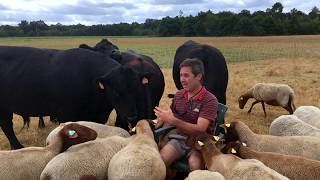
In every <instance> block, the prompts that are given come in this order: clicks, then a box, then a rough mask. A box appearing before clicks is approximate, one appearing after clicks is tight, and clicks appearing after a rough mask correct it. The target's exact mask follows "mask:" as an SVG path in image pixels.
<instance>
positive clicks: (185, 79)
mask: <svg viewBox="0 0 320 180" xmlns="http://www.w3.org/2000/svg"><path fill="white" fill-rule="evenodd" d="M200 80H201V74H198V75H197V76H194V74H192V69H191V67H189V66H184V67H182V68H181V69H180V82H181V85H182V87H183V89H186V90H187V91H193V90H195V89H196V88H197V87H198V86H200V85H201V82H200Z"/></svg>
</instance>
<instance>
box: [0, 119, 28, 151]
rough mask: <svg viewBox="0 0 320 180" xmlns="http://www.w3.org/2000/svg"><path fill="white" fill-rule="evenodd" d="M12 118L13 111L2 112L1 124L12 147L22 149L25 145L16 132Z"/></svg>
mask: <svg viewBox="0 0 320 180" xmlns="http://www.w3.org/2000/svg"><path fill="white" fill-rule="evenodd" d="M12 118H13V116H12V113H0V126H1V129H2V131H3V132H4V134H5V135H6V136H7V138H8V140H9V142H10V145H11V149H20V148H23V146H22V145H21V144H20V142H19V140H18V139H17V137H16V135H15V134H14V131H13V123H12Z"/></svg>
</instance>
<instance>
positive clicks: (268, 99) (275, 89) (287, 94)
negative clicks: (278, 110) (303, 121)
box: [238, 83, 296, 117]
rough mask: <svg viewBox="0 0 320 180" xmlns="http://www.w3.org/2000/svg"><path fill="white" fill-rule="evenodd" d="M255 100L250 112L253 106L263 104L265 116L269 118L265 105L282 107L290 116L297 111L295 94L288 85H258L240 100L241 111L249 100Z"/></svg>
mask: <svg viewBox="0 0 320 180" xmlns="http://www.w3.org/2000/svg"><path fill="white" fill-rule="evenodd" d="M250 98H254V99H256V101H254V102H253V103H252V105H251V107H250V109H249V111H248V113H250V112H251V110H252V108H253V106H254V105H255V104H257V103H259V102H261V104H262V108H263V112H264V116H265V117H266V116H267V113H266V109H265V106H264V103H266V104H269V105H272V106H281V107H283V108H284V109H286V110H287V111H288V112H289V113H290V114H292V113H293V111H294V110H295V109H296V107H295V104H294V92H293V90H292V88H291V87H289V86H288V85H286V84H274V83H257V84H256V85H254V86H253V87H252V88H250V89H249V90H247V92H246V93H244V94H243V95H241V96H240V97H239V99H238V102H239V107H240V109H243V108H244V106H245V105H246V103H247V101H248V99H250Z"/></svg>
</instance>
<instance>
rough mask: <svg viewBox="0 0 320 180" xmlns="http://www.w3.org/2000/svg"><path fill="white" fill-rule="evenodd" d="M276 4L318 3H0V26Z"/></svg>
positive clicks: (302, 5)
mask: <svg viewBox="0 0 320 180" xmlns="http://www.w3.org/2000/svg"><path fill="white" fill-rule="evenodd" d="M277 1H279V2H280V3H282V5H283V6H284V11H285V12H288V11H290V10H291V9H293V8H296V9H298V10H301V11H303V12H305V13H308V12H310V10H311V9H312V8H313V7H314V6H317V7H320V1H319V0H309V1H299V0H282V1H281V0H224V1H220V0H139V1H138V0H67V1H66V0H55V1H47V0H1V2H0V24H13V25H14V24H15V25H16V24H18V23H19V22H20V21H21V20H27V21H37V20H40V19H41V20H43V21H45V22H46V23H48V24H56V23H57V22H60V23H62V24H78V23H81V24H86V25H92V24H111V23H119V22H128V23H131V22H134V21H135V22H139V23H141V22H144V21H145V19H147V18H153V19H160V18H162V17H165V16H176V15H178V14H179V11H180V10H182V11H183V12H184V15H186V16H187V15H190V14H191V15H196V14H198V12H200V11H208V10H211V11H213V12H215V13H216V12H219V11H233V12H240V11H241V10H243V9H247V10H250V11H251V12H253V11H257V10H262V11H265V10H266V9H267V8H270V7H271V6H272V5H273V4H274V3H275V2H277Z"/></svg>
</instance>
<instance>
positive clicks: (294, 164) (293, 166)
mask: <svg viewBox="0 0 320 180" xmlns="http://www.w3.org/2000/svg"><path fill="white" fill-rule="evenodd" d="M226 149H227V152H228V153H232V151H233V153H236V155H237V156H239V157H240V158H243V159H257V160H259V161H261V162H262V163H263V164H265V165H266V166H268V167H269V168H271V169H273V170H275V171H277V172H279V173H281V174H283V175H285V176H287V177H288V178H290V179H292V180H300V179H307V180H319V177H320V161H315V160H311V159H306V158H302V157H299V156H289V155H284V154H279V153H270V152H257V151H254V150H252V149H250V148H248V147H246V146H244V145H242V144H241V143H239V142H232V143H229V144H228V145H227V147H226Z"/></svg>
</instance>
